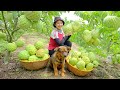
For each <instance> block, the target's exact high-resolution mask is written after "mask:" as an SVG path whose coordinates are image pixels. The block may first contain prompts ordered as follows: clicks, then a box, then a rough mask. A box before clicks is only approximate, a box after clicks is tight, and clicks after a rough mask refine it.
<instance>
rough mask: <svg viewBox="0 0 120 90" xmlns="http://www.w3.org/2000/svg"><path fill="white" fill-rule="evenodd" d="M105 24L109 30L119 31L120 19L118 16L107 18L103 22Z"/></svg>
mask: <svg viewBox="0 0 120 90" xmlns="http://www.w3.org/2000/svg"><path fill="white" fill-rule="evenodd" d="M103 24H104V25H105V26H107V27H108V28H115V29H118V28H119V27H120V18H119V17H117V16H106V17H105V18H104V20H103Z"/></svg>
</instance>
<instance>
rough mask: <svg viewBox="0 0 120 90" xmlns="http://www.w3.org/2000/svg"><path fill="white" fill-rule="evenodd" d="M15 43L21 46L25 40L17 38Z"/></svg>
mask: <svg viewBox="0 0 120 90" xmlns="http://www.w3.org/2000/svg"><path fill="white" fill-rule="evenodd" d="M15 43H16V45H17V47H22V46H23V45H24V44H25V42H24V41H23V40H17V41H16V42H15Z"/></svg>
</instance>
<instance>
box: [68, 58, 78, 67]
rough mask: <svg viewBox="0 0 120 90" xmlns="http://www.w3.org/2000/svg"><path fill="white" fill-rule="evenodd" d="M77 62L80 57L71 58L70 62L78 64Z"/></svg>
mask: <svg viewBox="0 0 120 90" xmlns="http://www.w3.org/2000/svg"><path fill="white" fill-rule="evenodd" d="M77 62H78V59H77V58H75V57H73V58H70V60H69V63H70V64H71V65H72V66H74V65H76V64H77Z"/></svg>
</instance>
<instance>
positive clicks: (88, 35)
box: [83, 30, 92, 42]
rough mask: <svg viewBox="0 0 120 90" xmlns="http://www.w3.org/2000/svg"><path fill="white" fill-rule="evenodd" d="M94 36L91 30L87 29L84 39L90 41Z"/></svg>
mask: <svg viewBox="0 0 120 90" xmlns="http://www.w3.org/2000/svg"><path fill="white" fill-rule="evenodd" d="M91 38H92V35H91V31H89V30H85V31H84V32H83V39H84V40H85V41H86V42H89V41H90V40H91Z"/></svg>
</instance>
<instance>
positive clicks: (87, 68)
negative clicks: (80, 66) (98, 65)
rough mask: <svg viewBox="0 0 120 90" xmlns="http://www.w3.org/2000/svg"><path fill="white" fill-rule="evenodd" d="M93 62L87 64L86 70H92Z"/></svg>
mask: <svg viewBox="0 0 120 90" xmlns="http://www.w3.org/2000/svg"><path fill="white" fill-rule="evenodd" d="M93 66H94V65H93V63H88V64H87V65H86V70H92V69H93Z"/></svg>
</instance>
